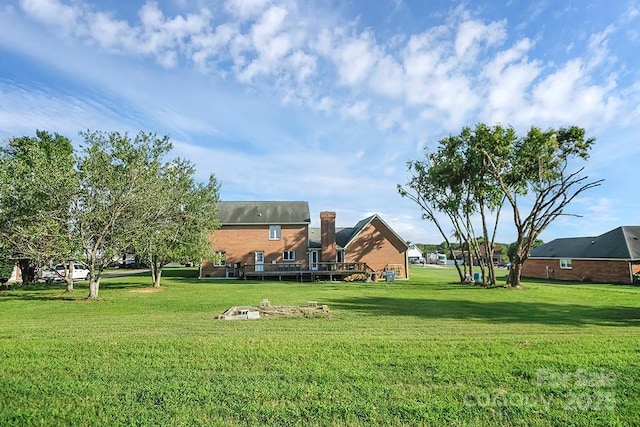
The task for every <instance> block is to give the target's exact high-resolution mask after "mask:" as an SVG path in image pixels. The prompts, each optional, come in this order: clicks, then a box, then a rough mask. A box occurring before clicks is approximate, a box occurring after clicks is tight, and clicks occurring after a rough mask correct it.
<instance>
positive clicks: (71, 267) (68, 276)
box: [64, 261, 75, 292]
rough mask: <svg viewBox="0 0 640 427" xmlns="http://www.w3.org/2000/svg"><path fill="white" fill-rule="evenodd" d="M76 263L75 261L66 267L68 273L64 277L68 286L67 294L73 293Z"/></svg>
mask: <svg viewBox="0 0 640 427" xmlns="http://www.w3.org/2000/svg"><path fill="white" fill-rule="evenodd" d="M74 268H75V267H74V263H73V261H71V262H70V263H69V264H68V265H67V266H66V270H67V273H66V274H65V276H64V281H65V283H66V284H67V292H73V270H74Z"/></svg>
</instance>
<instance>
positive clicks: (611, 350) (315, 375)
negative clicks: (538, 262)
mask: <svg viewBox="0 0 640 427" xmlns="http://www.w3.org/2000/svg"><path fill="white" fill-rule="evenodd" d="M185 273H186V274H185ZM192 275H193V270H184V269H182V270H181V269H176V270H173V271H168V273H167V274H166V275H165V277H164V278H163V287H162V288H161V289H160V290H159V291H157V290H152V289H150V288H149V285H150V277H148V276H146V275H137V276H124V277H114V278H109V279H105V280H104V282H103V283H102V286H101V291H100V292H101V298H102V299H101V300H100V301H95V302H87V301H85V300H84V297H85V296H86V284H84V283H79V284H77V286H76V291H75V292H74V293H72V294H67V293H65V292H64V285H42V286H38V287H26V286H25V287H16V288H14V289H12V290H8V291H2V292H0V321H1V324H2V328H1V329H0V356H1V357H2V363H1V364H0V425H48V426H49V425H98V424H108V425H132V424H133V425H204V424H206V425H225V426H226V425H230V426H234V425H304V426H307V425H312V426H313V425H318V426H320V425H355V426H357V425H362V426H364V425H469V426H476V425H481V426H482V425H486V426H494V425H508V426H512V425H522V426H531V425H534V426H535V425H540V426H543V425H544V426H547V425H594V426H596V425H598V426H599V425H620V426H627V425H640V403H639V402H640V401H639V400H638V399H637V396H638V395H640V357H639V353H638V351H639V349H640V347H639V345H640V344H639V341H638V337H639V336H640V288H636V287H631V286H616V285H605V284H588V285H585V284H566V283H543V282H524V289H523V290H520V291H513V290H508V289H503V288H496V289H483V288H479V287H472V286H464V285H459V284H456V283H454V282H455V278H456V276H455V271H453V270H451V269H449V268H439V269H438V268H429V267H427V268H425V267H415V268H414V269H413V271H412V279H411V280H409V281H395V282H378V283H291V282H289V283H287V282H283V283H277V282H248V281H247V282H243V281H214V280H208V281H199V280H197V279H195V278H193V277H192ZM185 276H190V277H185ZM263 299H269V301H270V302H271V304H273V305H306V304H307V302H308V301H317V302H318V304H326V305H328V306H329V309H330V312H329V315H328V316H326V317H313V318H304V317H300V318H274V319H260V320H252V321H224V320H217V319H216V317H217V315H218V314H220V313H222V312H223V311H224V310H226V309H227V308H229V307H231V306H239V305H258V304H259V303H260V302H261V301H262V300H263Z"/></svg>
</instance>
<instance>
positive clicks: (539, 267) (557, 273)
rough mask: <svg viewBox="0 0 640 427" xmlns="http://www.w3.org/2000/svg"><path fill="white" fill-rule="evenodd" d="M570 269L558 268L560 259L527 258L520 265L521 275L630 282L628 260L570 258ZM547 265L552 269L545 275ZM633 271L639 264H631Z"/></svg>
mask: <svg viewBox="0 0 640 427" xmlns="http://www.w3.org/2000/svg"><path fill="white" fill-rule="evenodd" d="M571 264H572V266H571V269H564V268H560V260H559V259H557V258H555V259H538V258H529V259H528V260H527V261H526V262H525V263H524V265H523V266H522V277H530V278H539V279H546V278H547V277H549V278H550V279H553V280H576V281H591V282H600V283H631V277H630V273H629V262H627V261H617V260H611V261H608V260H572V262H571ZM547 266H549V267H550V268H551V269H552V271H550V272H549V276H547V268H546V267H547ZM633 269H634V272H638V271H640V265H638V264H634V265H633Z"/></svg>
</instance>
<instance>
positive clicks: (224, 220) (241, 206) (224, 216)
mask: <svg viewBox="0 0 640 427" xmlns="http://www.w3.org/2000/svg"><path fill="white" fill-rule="evenodd" d="M218 220H219V221H220V223H221V224H222V225H230V224H278V225H284V224H308V223H310V222H311V215H310V214H309V203H308V202H218Z"/></svg>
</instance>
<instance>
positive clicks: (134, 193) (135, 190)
mask: <svg viewBox="0 0 640 427" xmlns="http://www.w3.org/2000/svg"><path fill="white" fill-rule="evenodd" d="M81 135H82V136H83V137H84V146H83V152H82V153H81V156H80V157H79V158H78V171H79V177H80V190H79V192H78V198H77V200H76V203H75V204H74V205H73V209H72V218H73V220H74V223H73V225H74V231H75V232H76V235H77V236H78V239H79V241H80V242H81V244H82V247H83V249H84V252H85V254H86V259H87V265H88V268H89V271H90V275H91V282H90V285H89V295H88V296H87V298H88V299H97V298H98V292H99V289H100V279H101V277H102V273H103V271H104V269H105V267H106V266H107V265H109V264H110V263H111V262H112V261H113V260H114V259H115V258H117V257H119V256H120V255H121V254H122V253H124V252H126V251H127V249H129V248H130V247H131V246H132V244H133V243H135V236H137V235H139V234H140V232H141V230H148V229H149V228H148V226H147V224H146V222H147V220H148V219H149V217H150V213H149V211H148V209H147V206H146V205H145V204H146V201H147V200H148V198H149V192H151V191H153V190H154V189H155V187H154V183H155V181H156V179H157V178H156V175H157V172H158V171H159V170H160V169H161V164H162V159H163V157H164V156H165V155H166V154H167V153H168V152H169V151H170V150H171V142H170V141H169V138H168V137H167V136H164V137H158V136H156V135H155V134H152V133H145V132H140V133H138V134H137V135H136V136H135V137H134V138H131V137H129V135H128V134H126V133H125V134H120V133H118V132H111V133H104V132H90V131H87V132H83V133H81Z"/></svg>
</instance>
